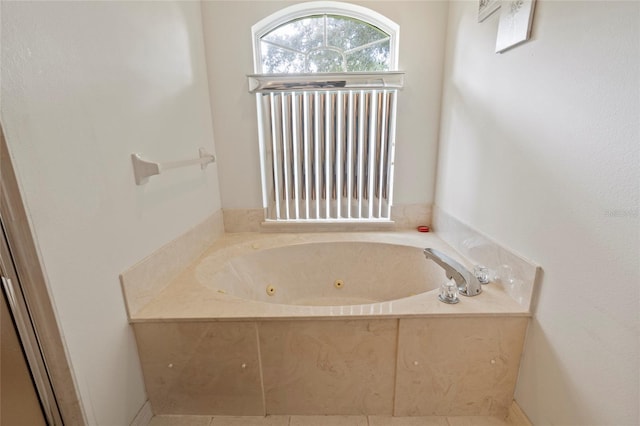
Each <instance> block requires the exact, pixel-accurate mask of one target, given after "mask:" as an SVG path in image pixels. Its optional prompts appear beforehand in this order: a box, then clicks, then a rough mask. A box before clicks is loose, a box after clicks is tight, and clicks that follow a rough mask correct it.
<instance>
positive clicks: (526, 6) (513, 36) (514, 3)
mask: <svg viewBox="0 0 640 426" xmlns="http://www.w3.org/2000/svg"><path fill="white" fill-rule="evenodd" d="M534 5H535V0H509V1H503V2H502V10H501V11H500V21H499V22H498V37H497V39H496V53H503V52H505V51H506V50H508V49H510V48H512V47H514V46H517V45H518V44H520V43H522V42H525V41H527V40H529V37H530V35H531V23H532V21H533V9H534Z"/></svg>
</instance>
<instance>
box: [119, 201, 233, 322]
mask: <svg viewBox="0 0 640 426" xmlns="http://www.w3.org/2000/svg"><path fill="white" fill-rule="evenodd" d="M223 234H224V224H223V221H222V211H220V210H218V211H216V212H215V213H214V214H213V215H211V216H210V217H209V218H207V219H206V220H205V221H203V222H202V223H200V224H199V225H196V226H195V227H193V228H192V229H190V230H189V231H187V232H186V233H184V234H183V235H181V236H180V237H178V238H176V239H175V240H173V241H171V242H170V243H168V244H166V245H164V246H163V247H161V248H159V249H158V250H156V251H155V252H153V253H151V254H150V255H149V256H147V257H146V258H144V259H143V260H141V261H140V262H138V263H136V264H135V265H133V266H132V267H130V268H129V269H127V270H126V271H125V272H123V273H122V274H121V275H120V284H121V286H122V291H123V294H124V299H125V304H126V307H127V314H128V315H129V318H131V317H132V316H133V315H135V313H137V312H138V311H139V310H140V308H142V307H143V306H144V305H146V304H147V303H149V302H150V301H151V300H152V299H153V298H154V297H155V296H156V295H157V294H158V293H159V292H160V291H161V290H162V289H163V288H164V287H166V286H167V284H169V283H170V281H171V280H172V279H173V278H175V276H176V275H178V274H179V273H180V272H181V271H182V270H184V269H185V268H186V267H187V266H188V265H189V264H190V263H192V262H193V261H194V260H196V259H197V258H198V256H199V255H200V254H202V253H203V252H204V251H205V250H206V249H207V248H209V247H210V246H211V245H212V244H213V243H214V242H215V241H216V240H217V239H218V238H219V237H220V236H222V235H223Z"/></svg>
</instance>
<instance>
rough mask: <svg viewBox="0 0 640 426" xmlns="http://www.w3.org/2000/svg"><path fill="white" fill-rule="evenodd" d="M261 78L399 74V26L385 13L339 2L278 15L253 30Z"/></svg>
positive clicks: (301, 6) (308, 5)
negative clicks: (332, 74)
mask: <svg viewBox="0 0 640 426" xmlns="http://www.w3.org/2000/svg"><path fill="white" fill-rule="evenodd" d="M252 33H253V40H254V56H255V58H254V71H255V72H256V73H264V74H275V73H333V72H378V71H395V70H397V67H398V58H397V51H398V48H397V47H398V41H399V27H398V25H397V24H396V23H394V22H393V21H391V20H390V19H388V18H386V17H385V16H383V15H380V14H379V13H376V12H374V11H372V10H370V9H366V8H364V7H360V6H355V5H351V4H348V3H337V2H312V3H303V4H299V5H295V6H292V7H289V8H286V9H283V10H281V11H280V12H277V13H275V14H273V15H271V16H269V17H267V18H266V19H263V20H262V21H260V22H258V23H257V24H256V25H254V26H253V27H252Z"/></svg>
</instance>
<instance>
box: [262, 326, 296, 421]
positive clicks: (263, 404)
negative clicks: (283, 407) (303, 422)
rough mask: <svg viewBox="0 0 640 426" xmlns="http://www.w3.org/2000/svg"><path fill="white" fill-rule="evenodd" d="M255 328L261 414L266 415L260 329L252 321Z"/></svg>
mask: <svg viewBox="0 0 640 426" xmlns="http://www.w3.org/2000/svg"><path fill="white" fill-rule="evenodd" d="M253 325H254V327H255V329H256V346H257V347H258V371H259V372H260V389H261V390H262V415H263V417H266V416H267V396H266V395H265V391H264V373H263V371H262V351H261V350H260V331H259V329H258V322H257V321H256V322H254V323H253ZM290 422H291V416H289V422H288V423H290Z"/></svg>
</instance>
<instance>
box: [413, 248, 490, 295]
mask: <svg viewBox="0 0 640 426" xmlns="http://www.w3.org/2000/svg"><path fill="white" fill-rule="evenodd" d="M424 256H425V257H426V258H427V259H431V260H433V261H434V262H435V263H437V264H438V265H440V266H441V267H442V269H444V270H445V273H446V275H447V278H449V279H450V280H454V281H455V283H456V285H457V286H458V292H459V293H460V294H462V295H464V296H477V295H478V294H480V293H482V285H481V284H480V281H478V279H477V278H476V277H475V276H474V275H473V274H472V273H471V272H469V271H468V270H467V269H466V268H465V267H464V266H462V265H461V264H460V263H458V262H456V261H455V260H453V259H452V258H450V257H449V256H447V255H446V254H444V253H442V252H440V251H438V250H435V249H432V248H426V249H424Z"/></svg>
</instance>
